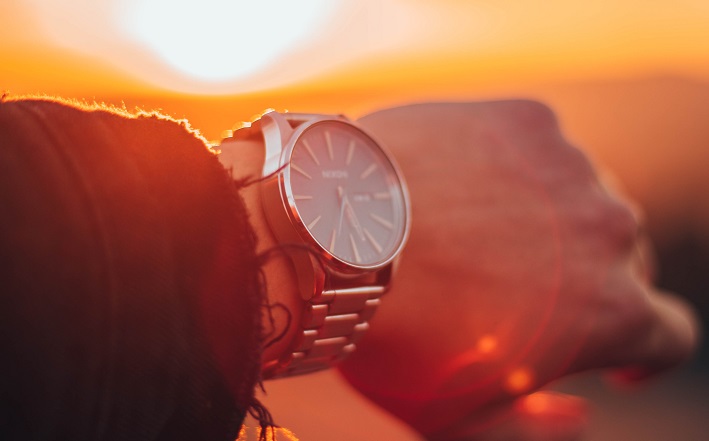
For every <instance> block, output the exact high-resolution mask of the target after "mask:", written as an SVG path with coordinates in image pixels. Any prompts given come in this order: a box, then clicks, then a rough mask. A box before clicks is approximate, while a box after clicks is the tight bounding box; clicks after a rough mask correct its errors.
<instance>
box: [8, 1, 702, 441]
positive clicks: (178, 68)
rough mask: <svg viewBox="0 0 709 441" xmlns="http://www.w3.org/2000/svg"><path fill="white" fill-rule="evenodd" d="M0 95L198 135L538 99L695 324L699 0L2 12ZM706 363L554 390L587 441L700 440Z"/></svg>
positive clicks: (167, 4)
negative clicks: (91, 109)
mask: <svg viewBox="0 0 709 441" xmlns="http://www.w3.org/2000/svg"><path fill="white" fill-rule="evenodd" d="M0 92H5V93H9V94H11V95H22V94H47V95H53V96H57V95H58V96H62V97H65V98H76V99H79V100H85V101H88V102H93V101H98V102H105V103H109V104H113V105H117V106H121V107H126V108H127V109H129V110H132V109H134V108H136V107H140V108H144V109H160V110H162V111H163V112H164V113H167V114H170V115H172V116H174V117H177V118H186V119H187V120H189V121H190V123H191V124H192V126H193V127H195V128H198V129H199V130H200V131H201V132H202V133H203V134H204V135H205V136H206V137H207V138H208V139H217V138H218V137H219V136H220V134H221V133H222V132H223V131H224V130H227V129H229V128H231V127H232V126H233V125H234V124H235V123H237V122H239V121H243V120H249V119H250V118H251V116H252V115H253V114H256V113H258V112H260V111H262V110H264V109H266V108H269V107H272V108H276V109H279V110H282V109H290V110H294V111H302V112H308V111H312V112H337V113H342V112H344V113H347V114H349V115H351V116H355V117H356V116H358V115H361V114H363V113H366V112H368V111H371V110H374V109H376V108H379V107H382V106H388V105H394V104H403V103H407V102H414V101H424V100H435V101H441V100H487V99H502V98H513V97H514V98H517V97H524V98H533V99H537V100H540V101H543V102H545V103H547V104H548V105H550V106H551V107H552V108H553V109H554V110H555V111H556V112H557V114H558V116H559V119H560V121H561V125H562V128H563V130H564V133H565V135H566V136H567V138H569V139H570V140H572V142H573V143H574V144H575V145H577V146H578V147H580V148H582V149H584V150H585V151H586V152H588V153H589V154H590V155H591V157H592V158H593V159H594V161H596V162H597V164H599V165H600V166H602V167H604V168H607V169H608V170H609V171H611V172H612V173H614V174H615V175H616V176H617V177H618V179H619V181H620V183H621V184H622V186H623V187H624V188H625V191H626V192H627V193H628V194H629V195H630V196H631V197H633V198H634V199H636V200H637V201H639V203H640V205H641V206H642V207H643V208H644V211H645V213H646V216H647V219H646V224H647V228H648V231H649V233H650V235H651V236H652V238H653V239H654V241H655V244H656V246H657V256H658V261H659V263H660V273H659V283H660V284H661V285H662V286H664V287H666V288H667V289H670V290H674V291H677V292H680V293H681V294H683V295H685V296H686V297H687V298H688V299H689V300H690V301H691V302H692V303H693V304H694V305H696V306H697V308H698V310H699V311H700V313H701V314H702V316H703V319H704V321H705V323H707V322H709V321H708V320H707V319H708V318H709V296H708V295H707V290H708V289H709V195H707V193H709V2H707V1H706V0H675V1H672V2H659V1H654V0H644V1H639V0H596V1H594V2H588V1H580V0H547V1H545V2H538V1H531V0H497V1H485V0H298V1H296V0H290V1H287V0H285V1H276V0H260V1H242V0H231V1H228V0H195V1H183V0H1V1H0ZM708 366H709V351H707V350H706V349H703V350H702V351H701V353H700V354H699V356H698V357H697V359H696V360H695V361H694V362H693V363H692V364H691V365H690V366H688V367H686V368H684V369H683V370H682V371H680V372H679V373H676V374H673V375H671V376H667V377H665V378H662V379H659V380H657V381H656V382H654V383H653V384H651V385H649V387H647V388H645V389H641V390H637V391H633V392H632V393H628V392H623V391H614V390H609V389H608V388H607V387H605V386H603V385H601V384H600V380H599V379H597V378H593V377H590V378H586V379H583V380H575V381H573V382H568V383H565V384H562V385H560V386H559V387H560V388H562V389H563V390H565V391H572V392H575V393H580V394H583V395H585V396H587V397H589V398H590V399H591V400H592V402H593V403H595V405H594V407H595V417H594V420H593V423H592V427H591V430H590V432H589V434H588V439H589V440H628V439H630V440H635V439H637V440H641V439H642V440H704V439H708V437H709V435H707V434H706V433H705V432H709V422H705V421H706V417H707V416H709V398H707V397H709V367H708ZM279 387H281V386H274V389H276V391H278V388H279ZM284 393H285V392H284ZM278 414H280V415H278ZM278 414H277V416H281V415H282V414H283V411H279V412H278ZM297 421H298V418H294V419H293V424H291V422H288V421H286V422H283V424H285V425H286V426H291V427H292V428H293V430H294V432H295V433H296V435H298V434H299V430H298V428H297V427H295V426H297ZM382 430H384V429H382ZM300 433H302V435H301V437H302V439H304V440H306V441H308V440H314V439H316V438H315V437H317V435H310V434H308V435H307V436H306V433H307V430H303V429H301V432H300ZM355 433H356V430H355ZM330 435H333V434H332V433H331V432H330ZM335 438H336V439H340V440H344V439H347V438H346V437H345V435H344V434H343V435H342V436H337V437H335ZM331 439H333V438H331ZM352 439H357V438H352ZM361 439H380V438H379V437H375V438H361ZM381 439H386V438H383V437H382V438H381Z"/></svg>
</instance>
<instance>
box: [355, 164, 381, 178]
mask: <svg viewBox="0 0 709 441" xmlns="http://www.w3.org/2000/svg"><path fill="white" fill-rule="evenodd" d="M376 169H377V164H376V163H374V164H372V165H370V166H369V167H367V169H366V170H365V171H363V172H362V174H361V175H359V178H360V179H366V178H367V176H369V175H371V174H372V173H374V170H376Z"/></svg>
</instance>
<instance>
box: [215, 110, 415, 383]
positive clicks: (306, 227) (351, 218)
mask: <svg viewBox="0 0 709 441" xmlns="http://www.w3.org/2000/svg"><path fill="white" fill-rule="evenodd" d="M246 140H248V141H250V142H253V141H255V140H256V141H258V142H262V143H263V148H264V152H265V155H264V157H265V160H264V164H263V169H262V173H261V176H259V177H257V178H258V179H257V180H256V184H255V185H258V186H259V191H260V193H261V202H262V203H261V206H262V209H263V211H264V213H265V217H266V219H267V221H268V226H269V228H270V230H271V232H272V233H273V236H274V237H275V238H276V240H277V242H278V246H279V247H280V248H282V249H283V251H284V252H285V253H286V254H287V255H288V258H289V262H290V263H292V266H293V268H294V270H295V274H296V277H297V281H298V290H299V292H300V299H299V300H298V302H299V304H301V305H302V308H303V309H302V311H300V314H299V315H298V317H299V318H300V320H299V321H300V323H299V324H298V326H300V327H301V328H302V332H301V331H298V332H297V333H296V334H297V337H296V338H295V339H294V340H293V341H292V342H290V343H289V345H288V350H287V351H286V353H284V354H283V355H282V356H281V357H279V358H278V359H276V360H265V361H263V368H262V375H263V377H264V378H274V377H283V376H290V375H297V374H303V373H308V372H313V371H317V370H320V369H324V368H327V367H330V366H332V365H333V364H334V363H336V362H337V361H339V360H341V359H342V358H344V357H345V356H347V354H349V353H351V352H352V351H354V350H355V345H356V344H357V342H358V341H359V339H360V338H361V337H362V335H363V334H364V333H365V332H366V330H367V329H368V328H369V320H370V319H371V318H372V315H373V314H374V312H375V311H376V309H377V307H378V306H379V304H380V301H381V300H380V298H381V296H382V295H383V294H384V293H385V292H387V290H388V289H389V286H390V283H391V279H392V274H393V270H394V267H395V265H396V262H397V259H398V257H399V255H400V253H401V250H402V248H403V247H404V244H405V243H406V239H407V237H408V234H409V227H410V223H411V220H410V219H411V216H410V206H409V197H408V192H407V189H406V185H405V182H404V179H403V177H402V174H401V172H400V171H399V168H398V166H397V165H396V163H395V161H394V159H393V157H392V156H391V155H390V154H389V153H388V152H387V150H386V149H385V148H383V147H382V145H381V144H380V143H378V142H377V141H376V140H375V139H374V138H373V137H372V136H371V135H370V134H368V133H367V132H366V131H365V130H363V129H362V128H361V127H359V126H357V125H356V124H355V123H353V122H352V121H350V120H349V119H347V118H346V117H344V116H340V115H317V114H296V113H279V112H275V111H270V112H268V113H265V114H263V115H262V116H261V118H260V119H258V120H256V121H255V122H253V123H251V124H249V123H246V124H244V125H243V127H240V128H239V129H237V130H235V131H234V132H233V134H232V135H231V136H230V137H228V138H225V139H224V140H222V142H221V144H220V145H219V146H218V150H219V159H220V161H221V162H222V164H223V165H224V166H225V167H226V168H227V169H230V168H231V167H233V166H234V161H238V158H239V156H238V149H239V148H240V144H242V143H243V142H244V141H246Z"/></svg>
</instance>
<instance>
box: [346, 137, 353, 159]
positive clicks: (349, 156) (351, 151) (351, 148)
mask: <svg viewBox="0 0 709 441" xmlns="http://www.w3.org/2000/svg"><path fill="white" fill-rule="evenodd" d="M354 151H355V140H354V139H353V140H352V141H350V146H349V147H348V148H347V161H346V162H345V164H347V165H350V162H352V156H353V155H354Z"/></svg>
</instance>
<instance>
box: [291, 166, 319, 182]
mask: <svg viewBox="0 0 709 441" xmlns="http://www.w3.org/2000/svg"><path fill="white" fill-rule="evenodd" d="M290 167H291V168H292V169H293V170H295V171H297V172H298V173H300V174H301V175H303V176H305V177H306V178H308V179H313V177H312V176H310V175H309V174H308V173H307V172H306V171H305V170H303V169H302V168H300V167H298V166H297V165H295V164H293V163H292V162H291V163H290Z"/></svg>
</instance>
